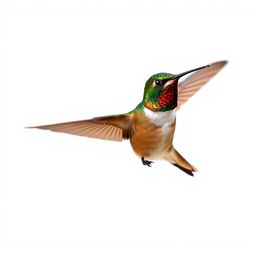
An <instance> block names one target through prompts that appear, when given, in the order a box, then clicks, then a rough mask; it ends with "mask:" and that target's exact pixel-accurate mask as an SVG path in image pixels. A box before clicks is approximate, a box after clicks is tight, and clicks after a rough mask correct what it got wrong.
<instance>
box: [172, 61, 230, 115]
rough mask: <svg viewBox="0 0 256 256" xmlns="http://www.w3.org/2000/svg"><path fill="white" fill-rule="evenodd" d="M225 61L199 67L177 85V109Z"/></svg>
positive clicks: (223, 64)
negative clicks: (199, 68) (202, 67)
mask: <svg viewBox="0 0 256 256" xmlns="http://www.w3.org/2000/svg"><path fill="white" fill-rule="evenodd" d="M226 64H227V61H218V62H214V63H212V64H211V65H209V67H207V68H204V69H201V70H199V71H197V72H195V73H193V74H192V75H190V76H189V77H188V78H186V79H185V80H184V81H183V82H181V83H179V85H178V105H177V107H176V110H178V109H179V108H180V107H181V106H182V105H183V104H184V103H185V102H186V101H187V100H188V99H189V98H191V97H192V96H193V95H194V94H195V93H196V92H198V91H199V90H200V89H201V88H202V87H203V86H204V85H205V84H206V83H207V82H208V81H209V80H210V79H211V78H212V77H213V76H215V75H216V74H217V73H218V72H219V71H220V70H221V69H222V68H223V67H224V66H225V65H226Z"/></svg>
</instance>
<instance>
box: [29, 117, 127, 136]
mask: <svg viewBox="0 0 256 256" xmlns="http://www.w3.org/2000/svg"><path fill="white" fill-rule="evenodd" d="M29 128H38V129H44V130H50V131H54V132H63V133H69V134H73V135H78V136H86V137H91V138H97V139H103V140H114V141H122V140H123V139H129V138H130V137H131V135H132V124H131V115H130V114H126V115H116V116H106V117H95V118H93V119H88V120H81V121H74V122H67V123H59V124H50V125H42V126H35V127H29Z"/></svg>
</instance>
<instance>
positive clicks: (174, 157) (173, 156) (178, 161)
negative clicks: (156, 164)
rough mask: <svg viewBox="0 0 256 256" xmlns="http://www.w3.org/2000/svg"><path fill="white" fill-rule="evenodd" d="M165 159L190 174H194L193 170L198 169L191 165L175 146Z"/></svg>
mask: <svg viewBox="0 0 256 256" xmlns="http://www.w3.org/2000/svg"><path fill="white" fill-rule="evenodd" d="M165 160H167V161H168V162H170V163H171V164H173V165H175V166H176V167H178V168H179V169H181V170H182V171H183V172H185V173H187V174H188V175H191V176H194V174H193V172H196V171H197V169H196V168H195V167H194V166H193V165H191V164H190V163H189V162H188V161H187V160H186V159H185V158H184V157H183V156H182V155H181V154H180V153H179V152H178V151H177V150H176V149H175V148H174V147H172V149H171V150H170V152H168V154H167V155H166V157H165Z"/></svg>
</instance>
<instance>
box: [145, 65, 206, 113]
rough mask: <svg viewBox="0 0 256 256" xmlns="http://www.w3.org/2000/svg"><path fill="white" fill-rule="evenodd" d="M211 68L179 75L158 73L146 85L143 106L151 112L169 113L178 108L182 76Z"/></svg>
mask: <svg viewBox="0 0 256 256" xmlns="http://www.w3.org/2000/svg"><path fill="white" fill-rule="evenodd" d="M206 67H209V65H207V66H203V67H199V68H195V69H192V70H189V71H186V72H183V73H180V74H178V75H173V74H169V73H158V74H156V75H153V76H151V77H150V78H149V79H148V80H147V82H146V85H145V89H144V96H143V105H144V106H145V107H146V108H148V109H150V110H151V111H154V112H157V111H168V110H172V109H175V108H176V107H177V101H178V79H179V78H181V77H182V76H184V75H186V74H188V73H191V72H194V71H197V70H200V69H203V68H206Z"/></svg>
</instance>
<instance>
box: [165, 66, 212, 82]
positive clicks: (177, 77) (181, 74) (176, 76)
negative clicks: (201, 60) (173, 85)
mask: <svg viewBox="0 0 256 256" xmlns="http://www.w3.org/2000/svg"><path fill="white" fill-rule="evenodd" d="M209 67H210V65H206V66H202V67H200V68H195V69H191V70H189V71H186V72H183V73H180V74H178V75H175V76H173V77H172V78H171V79H170V80H176V79H179V78H181V77H182V76H185V75H186V74H189V73H191V72H194V71H197V70H200V69H204V68H209Z"/></svg>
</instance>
